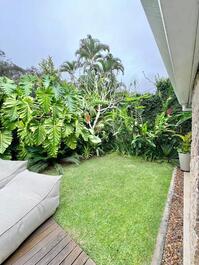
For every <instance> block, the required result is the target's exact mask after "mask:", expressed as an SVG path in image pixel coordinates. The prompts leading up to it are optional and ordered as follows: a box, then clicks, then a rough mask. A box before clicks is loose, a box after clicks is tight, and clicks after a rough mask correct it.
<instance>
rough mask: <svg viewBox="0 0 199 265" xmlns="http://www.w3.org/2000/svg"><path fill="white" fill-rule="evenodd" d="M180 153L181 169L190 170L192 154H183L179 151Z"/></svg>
mask: <svg viewBox="0 0 199 265" xmlns="http://www.w3.org/2000/svg"><path fill="white" fill-rule="evenodd" d="M178 155H179V161H180V169H181V170H183V171H187V172H189V171H190V159H191V155H190V153H187V154H183V153H178Z"/></svg>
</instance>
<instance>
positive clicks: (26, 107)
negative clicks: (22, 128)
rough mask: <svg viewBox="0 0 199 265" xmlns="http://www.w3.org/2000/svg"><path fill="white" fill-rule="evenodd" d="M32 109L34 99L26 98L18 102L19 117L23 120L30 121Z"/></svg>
mask: <svg viewBox="0 0 199 265" xmlns="http://www.w3.org/2000/svg"><path fill="white" fill-rule="evenodd" d="M32 107H33V98H32V97H24V98H23V99H21V100H18V114H19V117H20V118H21V119H23V120H26V121H29V120H30V119H31V118H32Z"/></svg>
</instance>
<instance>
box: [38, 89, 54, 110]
mask: <svg viewBox="0 0 199 265" xmlns="http://www.w3.org/2000/svg"><path fill="white" fill-rule="evenodd" d="M52 98H53V93H52V90H51V88H46V89H39V90H37V100H38V102H39V104H40V105H41V107H42V108H43V110H44V111H45V112H46V113H48V112H49V111H50V107H51V103H52Z"/></svg>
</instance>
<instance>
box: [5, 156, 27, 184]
mask: <svg viewBox="0 0 199 265" xmlns="http://www.w3.org/2000/svg"><path fill="white" fill-rule="evenodd" d="M26 168H27V161H10V160H2V159H0V189H1V188H3V187H4V186H5V185H6V184H7V183H8V182H9V181H10V180H12V179H13V178H14V177H15V176H16V175H17V174H18V173H20V172H22V171H23V170H25V169H26Z"/></svg>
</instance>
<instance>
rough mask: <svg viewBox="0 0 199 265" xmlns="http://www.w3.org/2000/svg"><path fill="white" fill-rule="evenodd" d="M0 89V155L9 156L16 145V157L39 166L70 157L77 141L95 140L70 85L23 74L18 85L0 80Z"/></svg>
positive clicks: (47, 77)
mask: <svg viewBox="0 0 199 265" xmlns="http://www.w3.org/2000/svg"><path fill="white" fill-rule="evenodd" d="M0 89H1V94H2V95H3V100H2V106H1V112H0V126H1V127H0V154H1V155H2V154H5V155H6V154H7V153H9V152H10V155H11V150H12V148H13V146H12V145H15V144H17V146H15V149H17V158H22V159H23V158H32V159H34V160H35V162H40V163H41V161H42V159H43V160H45V161H46V160H48V159H53V158H59V157H64V156H68V155H70V154H71V153H72V151H73V150H76V148H77V143H78V141H79V140H82V141H85V142H89V141H90V142H94V143H95V142H96V141H99V139H98V138H97V137H96V136H95V135H92V132H91V131H90V130H89V129H88V128H87V127H86V126H85V124H84V120H83V115H82V113H83V111H82V109H81V95H80V94H79V93H78V91H77V89H76V88H75V87H74V86H73V85H72V84H67V83H66V82H61V81H57V80H55V79H54V78H53V77H52V76H43V78H39V77H36V76H30V75H26V76H24V77H22V78H21V79H20V81H19V83H18V84H17V83H15V82H14V81H12V80H10V79H8V78H6V77H4V78H1V79H0ZM14 135H15V137H16V139H14V138H13V136H14Z"/></svg>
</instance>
